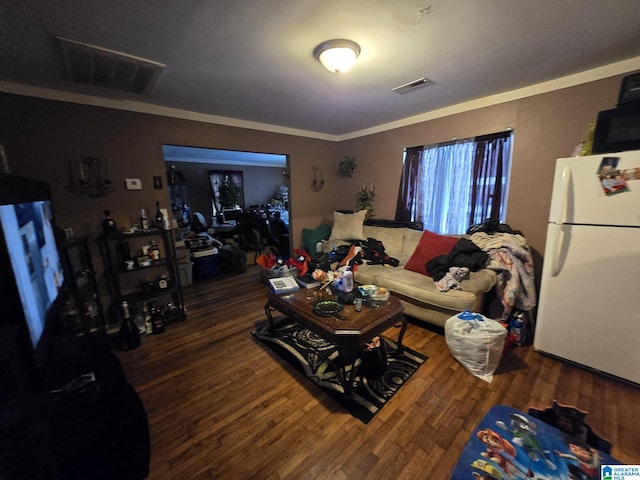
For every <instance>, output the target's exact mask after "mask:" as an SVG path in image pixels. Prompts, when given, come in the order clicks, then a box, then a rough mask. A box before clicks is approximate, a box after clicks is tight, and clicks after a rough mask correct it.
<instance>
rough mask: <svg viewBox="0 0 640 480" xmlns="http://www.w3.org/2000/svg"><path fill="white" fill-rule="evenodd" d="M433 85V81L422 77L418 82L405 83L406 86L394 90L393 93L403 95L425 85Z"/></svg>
mask: <svg viewBox="0 0 640 480" xmlns="http://www.w3.org/2000/svg"><path fill="white" fill-rule="evenodd" d="M431 83H433V82H432V81H431V80H429V79H428V78H424V77H422V78H419V79H417V80H414V81H413V82H409V83H405V84H404V85H400V86H399V87H396V88H392V89H391V91H392V92H396V93H399V94H400V95H403V94H405V93H408V92H410V91H411V90H413V89H415V88H418V87H421V86H424V85H430V84H431Z"/></svg>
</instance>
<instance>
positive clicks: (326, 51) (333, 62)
mask: <svg viewBox="0 0 640 480" xmlns="http://www.w3.org/2000/svg"><path fill="white" fill-rule="evenodd" d="M358 55H360V45H358V44H357V43H356V42H352V41H351V40H344V39H335V40H327V41H326V42H322V43H321V44H320V45H318V46H317V47H316V48H315V49H314V50H313V56H314V57H315V58H316V59H317V60H318V61H320V63H322V65H323V66H324V68H326V69H327V70H329V71H330V72H335V73H345V72H348V71H349V70H350V69H351V67H352V66H353V64H354V62H355V61H356V58H358Z"/></svg>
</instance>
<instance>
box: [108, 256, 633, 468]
mask: <svg viewBox="0 0 640 480" xmlns="http://www.w3.org/2000/svg"><path fill="white" fill-rule="evenodd" d="M266 291H267V287H266V285H264V284H262V283H260V281H259V274H258V270H257V267H256V266H255V265H253V266H249V267H248V269H247V273H246V274H241V275H226V276H222V277H218V278H215V279H211V280H207V281H201V282H194V284H193V285H191V286H188V287H186V288H185V297H186V304H187V307H188V319H187V320H186V321H185V322H182V323H178V324H174V325H171V326H169V327H168V328H167V329H166V332H165V333H164V334H161V335H154V336H149V337H147V338H145V339H144V340H143V344H142V346H141V347H140V348H138V349H136V350H133V351H130V352H119V353H118V356H119V358H120V359H121V361H122V363H123V365H124V367H125V370H126V373H127V376H128V379H129V381H130V382H131V384H132V385H133V386H134V388H135V389H136V390H137V391H138V393H139V395H140V397H141V398H142V401H143V402H144V404H145V407H146V409H147V413H148V416H149V424H150V430H151V470H150V477H149V478H151V479H162V480H169V479H181V480H184V479H192V478H194V479H199V478H205V479H206V478H212V479H213V478H215V479H233V480H238V479H332V480H335V479H365V478H371V479H385V480H386V479H396V478H403V479H430V480H439V479H447V478H449V476H450V472H451V470H452V469H453V466H454V465H455V463H456V460H457V458H458V455H459V453H460V451H461V450H462V448H463V446H464V444H465V443H466V441H467V439H468V437H469V436H470V434H471V432H472V431H473V428H474V426H475V425H476V424H477V423H478V421H479V420H480V419H481V418H482V416H483V415H484V414H485V413H486V412H487V411H488V410H489V408H491V407H492V406H493V405H495V404H505V405H510V406H513V407H515V408H518V409H520V410H524V411H526V410H527V409H528V408H529V407H530V406H546V405H550V404H551V401H552V400H553V399H556V400H557V401H559V402H560V403H566V404H573V405H577V406H578V407H579V408H581V409H583V410H587V411H588V412H589V414H588V417H587V420H588V423H589V424H590V425H591V426H592V427H593V429H594V430H595V431H596V432H597V433H599V434H600V435H601V436H603V437H605V438H607V439H608V440H610V441H611V442H612V443H613V451H612V454H613V456H615V457H617V458H618V459H619V460H621V461H623V462H625V463H627V464H640V390H639V389H638V388H636V387H634V386H631V385H628V384H625V383H623V382H620V381H616V380H612V379H609V378H606V377H604V376H601V375H598V374H594V373H592V372H589V371H586V370H583V369H580V368H576V367H574V366H570V365H568V364H565V363H562V362H559V361H556V360H554V359H551V358H549V357H546V356H543V355H541V354H539V353H537V352H535V351H534V350H533V348H532V347H520V348H516V349H513V350H511V351H510V352H509V353H508V355H507V356H506V357H505V358H504V359H503V361H502V363H501V366H500V368H499V370H498V373H497V374H496V375H495V377H494V380H493V383H491V384H489V383H486V382H484V381H482V380H480V379H477V378H476V377H474V376H472V375H470V374H469V373H467V371H466V370H465V369H464V368H463V367H462V366H461V365H460V364H458V363H457V362H456V361H455V360H454V359H453V358H452V357H451V355H450V354H449V351H448V349H447V346H446V343H445V340H444V337H443V336H442V335H440V334H439V333H436V332H433V331H430V330H427V329H425V328H422V327H420V326H417V325H414V324H409V327H408V329H407V333H406V336H405V344H406V345H407V346H409V347H411V348H413V349H414V350H417V351H419V352H422V353H424V354H426V355H428V356H429V360H428V361H427V362H426V363H425V364H424V365H423V366H422V367H420V369H418V371H417V372H416V373H415V374H414V376H413V377H412V378H411V379H410V380H409V382H408V383H407V384H406V385H405V386H404V387H403V388H402V389H401V390H400V392H399V393H398V394H397V395H396V396H395V397H394V398H393V399H392V400H391V401H390V402H389V403H388V404H387V405H386V406H385V407H384V408H383V409H382V410H381V411H380V412H379V413H378V415H377V416H376V417H375V418H374V419H373V420H372V421H371V422H370V423H369V424H368V425H365V424H363V423H362V422H360V421H359V420H357V419H355V418H353V417H351V416H350V415H349V414H348V413H347V412H345V411H344V410H343V409H342V408H341V407H340V406H339V405H337V404H336V403H335V402H334V401H333V400H332V399H330V398H329V397H328V396H327V395H325V394H324V393H323V392H322V391H321V390H320V389H319V388H317V387H316V386H315V385H314V384H312V383H311V382H310V381H309V380H307V379H306V378H305V377H304V376H302V375H301V374H300V373H298V372H297V371H296V370H295V369H293V368H292V367H291V366H289V365H288V364H287V363H286V362H284V361H283V360H281V359H280V358H279V357H278V356H276V355H275V354H274V353H272V352H271V350H269V349H268V348H266V347H265V346H263V345H262V344H261V343H260V342H259V341H257V340H255V339H254V337H253V336H252V335H251V334H250V332H251V331H252V330H253V329H254V328H255V327H256V325H257V324H260V323H262V322H264V321H265V315H264V310H263V307H264V303H265V293H266ZM391 335H392V337H393V338H395V335H396V332H390V336H391ZM569 341H570V340H569ZM594 355H597V352H594Z"/></svg>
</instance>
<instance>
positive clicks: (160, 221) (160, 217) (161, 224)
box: [156, 202, 164, 229]
mask: <svg viewBox="0 0 640 480" xmlns="http://www.w3.org/2000/svg"><path fill="white" fill-rule="evenodd" d="M156 227H158V228H160V229H162V228H164V215H162V212H161V211H160V202H156Z"/></svg>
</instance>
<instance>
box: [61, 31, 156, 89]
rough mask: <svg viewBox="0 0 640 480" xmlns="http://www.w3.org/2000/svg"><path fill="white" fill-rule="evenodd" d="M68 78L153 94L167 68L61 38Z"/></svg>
mask: <svg viewBox="0 0 640 480" xmlns="http://www.w3.org/2000/svg"><path fill="white" fill-rule="evenodd" d="M57 38H58V40H59V41H60V48H61V49H62V58H63V60H64V68H65V72H66V74H67V79H68V80H70V81H72V82H77V83H84V84H88V85H96V86H99V87H103V88H112V89H116V90H122V91H125V92H131V93H137V94H140V95H149V93H151V90H152V89H153V87H154V86H155V84H156V82H157V81H158V78H159V77H160V74H161V73H162V72H163V71H164V69H165V67H166V65H163V64H162V63H158V62H154V61H151V60H146V59H144V58H139V57H134V56H133V55H128V54H126V53H121V52H116V51H113V50H109V49H107V48H102V47H98V46H96V45H90V44H87V43H82V42H76V41H75V40H69V39H67V38H63V37H57Z"/></svg>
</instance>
